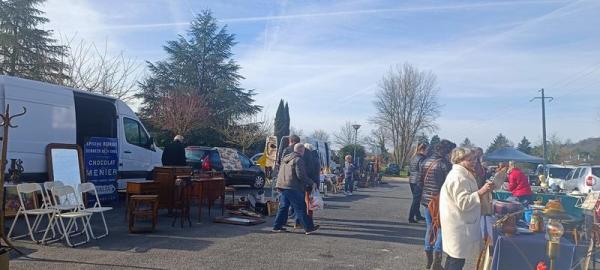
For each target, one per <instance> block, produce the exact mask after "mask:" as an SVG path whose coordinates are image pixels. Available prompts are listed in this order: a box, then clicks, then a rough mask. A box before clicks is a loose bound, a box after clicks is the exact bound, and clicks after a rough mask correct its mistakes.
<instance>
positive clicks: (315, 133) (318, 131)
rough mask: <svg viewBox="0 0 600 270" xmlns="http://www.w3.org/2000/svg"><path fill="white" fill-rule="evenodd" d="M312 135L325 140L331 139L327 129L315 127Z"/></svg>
mask: <svg viewBox="0 0 600 270" xmlns="http://www.w3.org/2000/svg"><path fill="white" fill-rule="evenodd" d="M310 137H311V138H313V139H317V140H320V141H324V142H328V141H329V134H328V133H327V131H325V130H322V129H315V131H313V133H312V134H310Z"/></svg>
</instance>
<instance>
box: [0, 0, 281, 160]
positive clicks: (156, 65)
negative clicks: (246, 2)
mask: <svg viewBox="0 0 600 270" xmlns="http://www.w3.org/2000/svg"><path fill="white" fill-rule="evenodd" d="M42 2H44V0H3V1H0V74H3V75H10V76H17V77H21V78H25V79H31V80H37V81H43V82H49V83H54V84H59V85H64V86H68V87H73V88H78V89H81V90H87V91H90V92H95V93H100V94H104V95H109V96H113V97H116V98H120V99H123V100H129V99H133V98H137V99H139V100H140V101H141V104H142V106H141V108H140V111H139V116H140V118H141V119H142V121H143V122H144V123H145V124H146V126H147V127H149V128H150V132H151V133H152V134H153V137H154V138H155V140H156V141H157V143H158V144H159V145H164V144H165V143H166V142H168V141H170V140H171V139H172V138H173V136H174V135H176V134H181V135H183V136H185V137H186V140H187V142H188V143H189V144H197V145H211V146H233V147H238V148H243V149H248V148H250V147H251V146H253V145H257V146H258V145H260V144H263V143H264V138H265V137H266V136H267V135H269V134H272V132H273V130H272V128H273V122H272V120H271V118H269V117H266V116H260V113H261V111H262V108H261V106H258V105H256V104H255V101H254V96H255V94H256V93H255V91H254V90H253V89H244V88H242V87H241V86H240V81H241V80H243V79H244V78H243V76H241V75H240V73H239V71H240V66H239V65H238V64H237V62H236V61H235V60H234V59H233V53H232V48H233V47H234V46H235V44H236V41H235V35H234V34H231V33H229V31H228V29H227V25H220V24H219V23H218V21H217V19H216V18H214V17H213V15H212V13H211V12H210V11H203V12H201V13H200V14H197V15H196V17H195V18H194V19H193V21H191V22H190V26H189V28H188V30H187V31H186V33H185V34H184V35H178V36H176V37H173V39H172V40H169V41H167V42H166V43H165V45H164V46H163V49H164V51H165V53H166V56H165V58H164V59H163V60H159V61H156V62H146V69H145V70H146V71H147V73H148V74H147V75H145V76H140V74H141V72H140V71H141V70H142V69H143V67H140V66H139V65H137V64H135V63H136V62H135V61H133V60H132V59H131V58H127V57H125V56H124V55H123V53H121V54H118V55H110V54H109V53H108V50H107V48H106V46H105V47H104V48H102V47H99V46H96V44H93V43H88V42H86V41H83V40H82V41H79V42H78V41H76V40H75V38H74V37H71V38H67V39H66V40H63V41H62V42H61V41H59V40H57V39H56V38H55V37H53V31H52V30H44V29H42V28H41V25H42V24H44V23H47V22H48V19H47V18H45V17H44V16H43V15H44V12H43V11H42V10H40V9H38V8H37V7H38V6H39V5H40V4H41V3H42ZM286 106H287V105H286Z"/></svg>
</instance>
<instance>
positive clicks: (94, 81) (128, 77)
mask: <svg viewBox="0 0 600 270" xmlns="http://www.w3.org/2000/svg"><path fill="white" fill-rule="evenodd" d="M66 40H67V41H66V44H67V47H68V48H69V53H68V55H67V56H66V59H65V62H66V63H67V65H68V67H69V68H68V70H67V72H66V73H67V75H68V77H69V79H67V80H65V81H64V82H63V83H62V84H63V85H65V86H68V87H73V88H77V89H81V90H86V91H90V92H92V93H97V94H102V95H107V96H112V97H115V98H118V99H121V100H130V99H132V98H133V94H134V92H135V91H136V90H137V87H138V79H139V78H140V76H141V63H140V62H136V61H135V59H133V58H128V57H125V56H124V54H123V52H120V53H119V54H117V55H111V54H109V52H108V42H106V43H105V44H104V48H98V47H97V46H96V44H94V43H87V42H85V41H84V40H80V41H79V42H75V41H74V40H75V36H73V37H72V38H71V39H66Z"/></svg>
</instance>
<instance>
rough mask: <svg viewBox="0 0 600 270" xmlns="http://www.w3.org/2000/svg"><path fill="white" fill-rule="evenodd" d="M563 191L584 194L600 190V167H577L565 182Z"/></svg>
mask: <svg viewBox="0 0 600 270" xmlns="http://www.w3.org/2000/svg"><path fill="white" fill-rule="evenodd" d="M563 189H564V190H566V191H574V190H577V191H579V192H582V193H587V192H590V191H599V190H600V166H599V165H581V166H577V168H576V169H575V170H573V171H572V172H571V173H569V175H567V179H566V180H565V182H564V185H563Z"/></svg>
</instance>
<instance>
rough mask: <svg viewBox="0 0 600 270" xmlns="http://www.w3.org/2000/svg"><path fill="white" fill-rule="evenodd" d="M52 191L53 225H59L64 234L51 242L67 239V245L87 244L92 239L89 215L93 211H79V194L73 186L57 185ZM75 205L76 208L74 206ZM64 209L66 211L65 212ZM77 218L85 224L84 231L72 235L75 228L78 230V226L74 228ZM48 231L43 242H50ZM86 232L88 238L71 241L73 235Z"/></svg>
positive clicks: (51, 221) (51, 222)
mask: <svg viewBox="0 0 600 270" xmlns="http://www.w3.org/2000/svg"><path fill="white" fill-rule="evenodd" d="M51 192H52V204H53V205H52V208H53V209H54V214H53V215H52V218H51V219H50V225H51V226H57V227H58V229H59V232H60V233H62V236H61V237H60V238H58V239H54V240H52V241H51V242H55V241H58V240H61V239H63V238H64V239H65V240H66V242H67V245H69V246H70V247H75V246H79V245H81V244H85V243H87V242H89V241H90V234H89V233H88V229H89V217H90V216H91V215H92V214H91V213H86V212H81V211H79V202H78V199H77V194H76V193H75V189H73V187H72V186H62V187H58V186H55V187H53V188H52V190H51ZM73 205H75V206H76V207H75V209H73V208H72V206H73ZM63 211H64V212H63ZM65 219H68V222H67V224H66V225H65ZM77 219H80V220H81V222H82V225H83V228H82V231H81V232H78V233H75V234H73V235H71V232H72V230H73V229H75V231H77V230H78V229H77V228H74V226H75V224H76V223H77ZM47 233H48V231H46V233H45V234H44V241H42V243H43V244H46V243H49V242H50V241H45V239H46V234H47ZM82 233H85V236H86V240H85V241H81V242H77V243H71V236H76V235H80V234H82Z"/></svg>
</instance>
